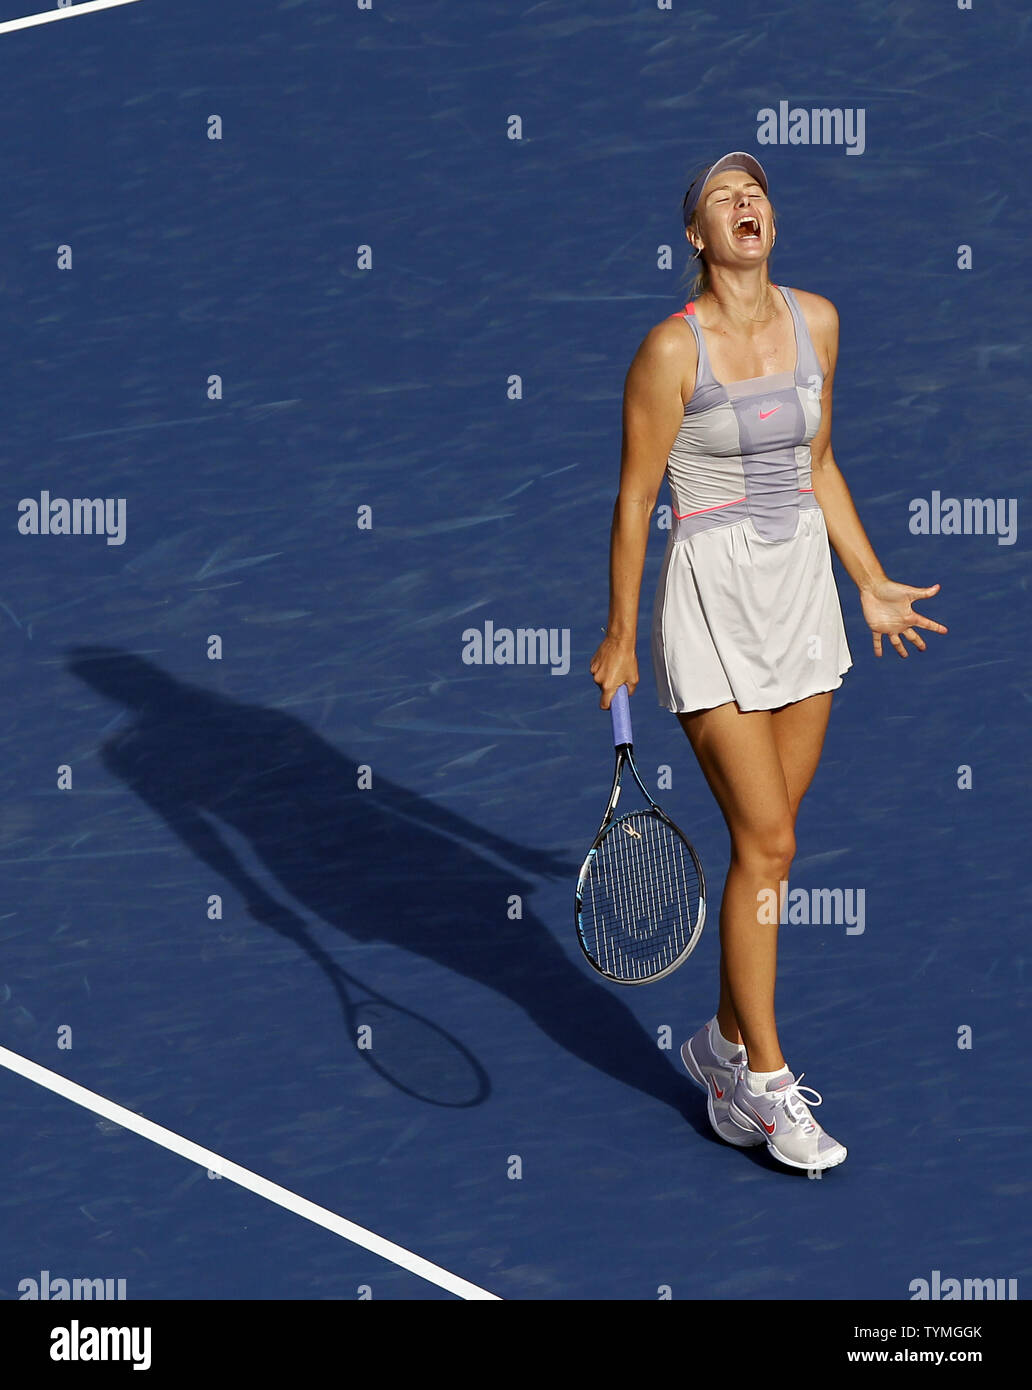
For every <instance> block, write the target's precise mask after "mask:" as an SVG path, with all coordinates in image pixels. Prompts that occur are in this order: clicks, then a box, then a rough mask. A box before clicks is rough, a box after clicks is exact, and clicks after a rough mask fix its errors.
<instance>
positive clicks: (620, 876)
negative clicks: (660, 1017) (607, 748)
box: [577, 685, 706, 985]
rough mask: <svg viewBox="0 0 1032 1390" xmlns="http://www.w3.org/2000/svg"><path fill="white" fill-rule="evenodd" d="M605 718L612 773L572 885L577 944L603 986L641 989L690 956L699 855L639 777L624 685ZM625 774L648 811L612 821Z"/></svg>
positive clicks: (702, 909)
mask: <svg viewBox="0 0 1032 1390" xmlns="http://www.w3.org/2000/svg"><path fill="white" fill-rule="evenodd" d="M610 713H611V714H612V716H613V743H614V744H615V746H616V771H615V772H614V774H613V789H612V791H611V792H610V794H609V805H608V806H607V807H606V813H605V815H604V816H603V818H602V824H601V825H600V826H599V830H598V834H597V835H596V836H595V843H594V844H593V845H592V846H591V849H590V850H589V851H588V856H587V858H586V859H585V860H584V864H583V867H582V868H581V871H580V877H579V878H578V880H577V938H578V940H579V941H580V944H581V947H582V948H583V951H584V954H585V955H586V956H587V958H588V960H589V961H590V962H591V964H592V966H593V967H594V968H595V969H596V970H597V971H598V972H599V974H600V975H604V976H605V977H606V979H607V980H614V981H615V982H616V983H617V984H621V985H643V984H648V983H649V982H650V981H652V980H661V979H662V978H663V976H664V975H669V974H670V972H671V971H672V970H676V969H677V967H678V966H679V965H681V964H683V963H684V961H686V960H687V959H688V957H689V956H690V955H691V953H692V951H694V950H695V947H696V944H697V943H698V940H699V937H700V935H701V934H702V927H703V923H704V922H705V920H706V884H705V880H704V879H703V874H702V865H701V864H700V863H699V856H698V855H697V854H696V853H695V850H694V849H693V848H692V847H691V845H690V844H689V843H688V840H687V839H686V837H685V836H684V835H683V834H682V832H681V831H680V830H679V829H678V828H677V826H676V825H675V824H674V823H673V821H672V820H671V819H670V817H669V816H668V815H666V813H665V812H663V811H661V810H660V808H659V807H658V806H657V805H656V803H655V801H653V799H652V795H651V793H650V792H649V789H648V788H647V787H646V786H645V784H644V782H643V781H642V780H641V777H640V776H639V775H638V769H637V768H636V767H635V765H634V740H633V735H632V733H631V710H630V701H629V699H628V696H627V687H626V686H625V685H621V687H620V689H619V690H618V691H617V692H616V694H615V695H614V696H613V699H612V703H611V706H610ZM625 768H629V769H630V773H631V776H632V777H633V778H634V780H635V782H636V783H637V784H638V790H639V791H640V792H641V793H642V795H643V796H644V798H645V800H646V801H647V802H648V806H647V807H646V809H645V810H642V811H628V812H626V813H625V814H624V815H622V816H617V817H616V818H615V819H614V813H615V811H616V803H617V802H618V801H619V800H620V792H621V789H622V781H623V775H624V770H625Z"/></svg>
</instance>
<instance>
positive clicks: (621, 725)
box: [609, 685, 634, 748]
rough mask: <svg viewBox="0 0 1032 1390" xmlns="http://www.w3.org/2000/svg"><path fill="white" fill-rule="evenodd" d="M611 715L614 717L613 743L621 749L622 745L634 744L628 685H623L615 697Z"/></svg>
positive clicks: (612, 701)
mask: <svg viewBox="0 0 1032 1390" xmlns="http://www.w3.org/2000/svg"><path fill="white" fill-rule="evenodd" d="M609 713H610V714H611V715H612V716H613V743H614V745H615V746H616V747H617V748H619V747H620V745H621V743H633V742H634V735H633V734H632V733H631V702H630V699H629V697H628V695H627V687H626V685H621V687H620V689H619V690H618V691H617V692H616V694H615V695H614V696H613V698H612V700H611V702H610V705H609Z"/></svg>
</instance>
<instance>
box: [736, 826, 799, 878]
mask: <svg viewBox="0 0 1032 1390" xmlns="http://www.w3.org/2000/svg"><path fill="white" fill-rule="evenodd" d="M795 852H796V839H795V828H794V826H793V825H792V822H791V821H789V820H784V821H777V822H774V823H773V824H771V825H768V826H766V827H765V828H764V830H763V831H762V833H759V834H757V833H752V834H749V835H741V836H738V837H737V838H736V839H735V841H734V842H733V845H732V858H733V859H734V860H736V861H737V862H738V863H739V864H740V865H741V866H742V867H743V868H744V869H745V870H746V871H747V872H748V873H749V874H750V875H752V876H755V877H756V878H762V879H763V880H764V881H780V880H781V879H783V878H788V873H789V870H790V869H791V867H792V860H793V859H794V858H795Z"/></svg>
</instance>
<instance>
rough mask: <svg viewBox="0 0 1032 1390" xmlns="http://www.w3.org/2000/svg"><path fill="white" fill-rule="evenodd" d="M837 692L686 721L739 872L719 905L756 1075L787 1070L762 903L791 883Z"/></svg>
mask: <svg viewBox="0 0 1032 1390" xmlns="http://www.w3.org/2000/svg"><path fill="white" fill-rule="evenodd" d="M830 711H831V693H830V692H828V693H825V694H821V695H814V696H811V697H810V698H809V699H806V700H800V701H797V702H796V703H795V704H792V705H786V706H783V707H782V708H781V709H780V710H775V711H769V710H757V711H751V712H749V713H745V714H743V713H742V711H741V710H739V708H738V706H737V705H736V704H727V705H720V706H718V707H717V708H716V709H712V710H702V711H699V712H697V713H694V714H683V715H679V716H678V718H679V719H680V721H681V724H682V727H683V728H684V730H685V733H686V734H687V735H688V738H689V740H690V742H691V744H692V748H693V750H694V751H695V755H696V757H697V758H698V760H699V765H700V766H701V767H702V770H703V773H704V775H705V777H706V780H707V781H708V783H709V785H710V787H711V789H712V791H713V794H714V796H715V797H716V799H717V804H718V805H719V806H720V809H721V812H722V813H723V815H724V819H725V821H726V822H727V826H728V831H729V833H730V836H731V865H730V868H729V870H728V875H727V879H726V881H725V884H724V895H723V898H722V900H721V906H720V941H721V959H720V1002H719V1005H718V1008H717V1021H718V1024H719V1025H720V1031H721V1032H722V1033H723V1035H724V1037H726V1038H727V1039H729V1040H730V1041H732V1042H741V1041H744V1043H745V1046H746V1048H747V1050H748V1054H749V1064H750V1067H751V1068H752V1070H753V1071H776V1070H778V1069H779V1068H780V1067H782V1066H784V1065H785V1061H784V1056H783V1055H782V1052H781V1047H780V1043H779V1042H778V1035H777V1026H776V1024H775V1019H774V985H775V979H776V973H777V925H776V923H775V924H769V923H760V922H759V920H758V909H759V905H760V902H761V901H762V898H761V894H763V893H764V892H769V891H773V893H774V895H775V897H774V901H780V899H779V896H778V895H779V891H780V884H781V882H782V881H783V880H787V878H788V874H789V868H790V866H791V863H792V859H793V857H794V854H795V820H796V814H797V812H798V809H799V804H800V802H801V801H802V799H803V795H804V793H805V792H806V789H807V787H808V786H809V785H810V782H811V780H812V778H813V775H814V772H815V771H816V768H817V763H818V761H819V759H820V753H821V748H822V747H823V743H824V735H825V732H826V730H827V725H828V717H829V714H830Z"/></svg>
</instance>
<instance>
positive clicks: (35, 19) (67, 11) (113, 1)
mask: <svg viewBox="0 0 1032 1390" xmlns="http://www.w3.org/2000/svg"><path fill="white" fill-rule="evenodd" d="M135 4H136V0H87V3H86V4H85V5H66V6H65V8H64V9H63V10H47V11H46V13H45V14H30V15H26V17H25V18H24V19H9V20H7V21H6V22H5V23H4V24H0V34H11V33H13V32H14V30H15V29H31V28H32V26H33V25H34V24H53V22H54V20H55V19H70V18H71V17H72V15H73V14H92V13H93V11H94V10H110V9H113V8H114V6H115V5H135Z"/></svg>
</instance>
